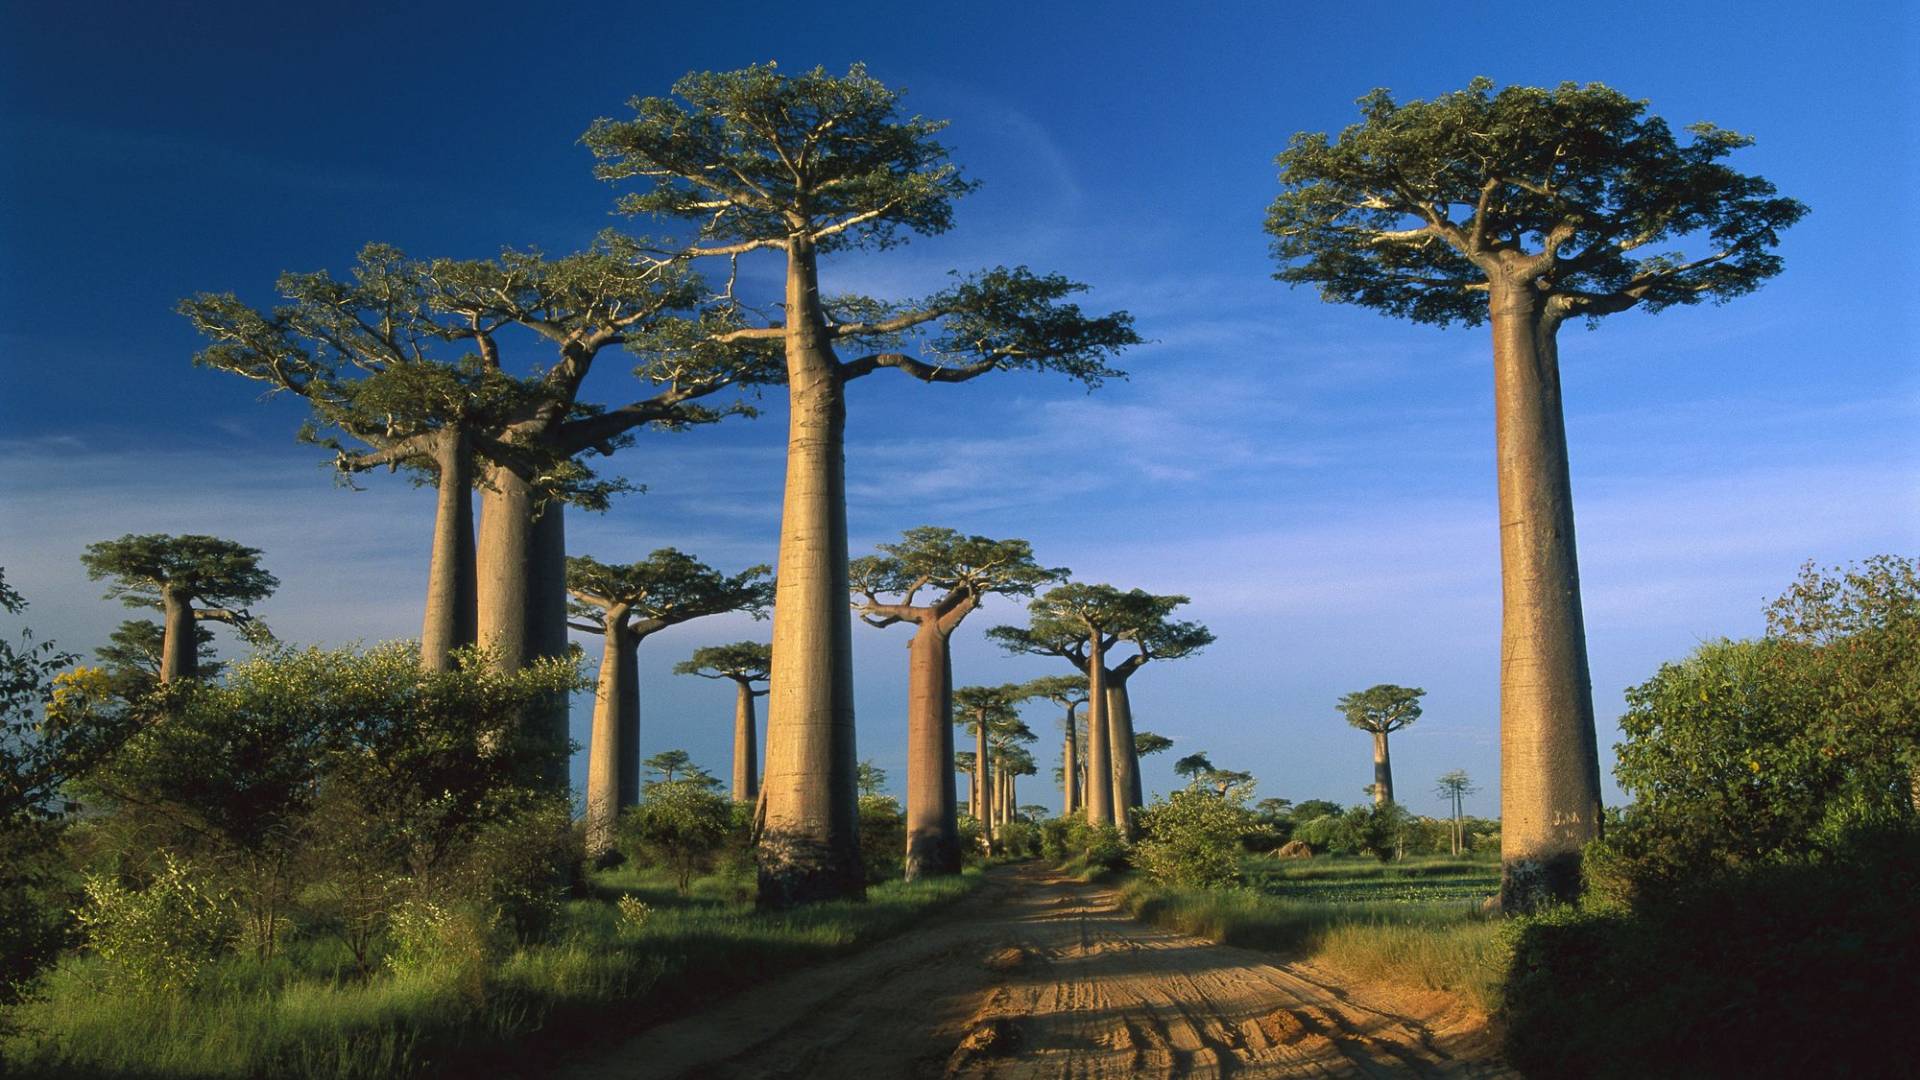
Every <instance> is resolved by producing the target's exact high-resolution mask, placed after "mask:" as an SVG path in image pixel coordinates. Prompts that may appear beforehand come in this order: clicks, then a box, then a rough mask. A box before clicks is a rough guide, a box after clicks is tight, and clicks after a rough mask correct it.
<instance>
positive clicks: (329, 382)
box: [180, 233, 774, 780]
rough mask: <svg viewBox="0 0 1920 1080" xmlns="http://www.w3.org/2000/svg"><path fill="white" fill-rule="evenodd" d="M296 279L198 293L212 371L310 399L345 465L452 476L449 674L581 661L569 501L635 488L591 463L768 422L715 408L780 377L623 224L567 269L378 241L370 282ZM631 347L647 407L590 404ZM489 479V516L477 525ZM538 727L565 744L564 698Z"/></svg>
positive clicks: (433, 583)
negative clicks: (519, 366) (569, 593)
mask: <svg viewBox="0 0 1920 1080" xmlns="http://www.w3.org/2000/svg"><path fill="white" fill-rule="evenodd" d="M279 288H280V292H281V294H282V295H283V297H284V298H285V299H286V300H287V303H286V304H284V305H282V306H280V307H277V308H274V309H273V310H271V311H267V312H261V311H256V310H254V309H253V308H250V307H248V306H247V305H245V304H243V303H241V302H240V301H239V300H238V299H237V298H236V297H234V296H233V295H231V294H201V295H199V296H196V297H194V298H192V299H189V300H187V301H184V302H183V303H182V304H181V305H180V310H181V312H182V313H183V314H185V315H186V316H187V317H188V318H189V319H190V320H192V322H193V323H194V325H195V327H196V328H198V329H199V330H200V332H201V333H202V334H204V335H205V336H207V337H208V338H210V339H211V340H212V342H213V344H212V345H210V346H208V347H207V348H206V349H204V350H202V351H201V352H200V354H199V355H198V356H197V357H196V358H195V360H196V362H197V363H199V364H201V365H203V366H206V367H212V368H216V369H218V370H222V371H228V372H232V373H234V374H237V375H241V376H244V377H246V378H250V379H256V380H259V381H262V382H265V383H267V384H268V385H269V386H270V387H272V388H273V389H274V390H276V391H285V392H289V393H293V394H295V395H298V396H300V397H302V398H304V399H305V400H306V401H307V402H308V403H309V404H310V405H311V406H312V409H313V413H314V416H313V420H314V422H313V424H311V425H310V426H309V428H308V429H307V430H306V432H305V433H303V434H304V437H306V438H307V439H309V440H310V441H314V442H318V443H320V444H321V445H323V446H326V447H328V448H330V449H333V450H334V452H335V455H336V459H335V464H336V467H337V468H338V469H339V470H340V471H341V473H342V474H352V473H357V472H361V471H365V470H368V469H373V468H379V467H383V466H384V467H387V468H406V469H409V470H412V471H415V472H417V473H419V474H420V475H421V476H423V477H424V478H426V479H427V481H428V482H431V483H434V484H435V485H436V487H437V488H438V491H439V498H438V502H437V506H436V511H435V526H434V547H433V558H432V564H431V568H430V571H429V575H428V589H427V598H428V599H427V609H426V617H425V621H424V624H423V627H422V645H421V656H422V663H423V665H424V666H426V667H428V668H430V669H444V668H446V667H447V666H449V665H451V664H452V662H453V661H452V651H453V650H454V649H455V648H458V647H459V646H461V645H466V644H472V643H475V642H477V643H479V644H480V645H482V646H483V647H484V648H485V649H486V655H487V656H488V657H489V658H490V659H491V660H492V662H494V663H495V664H496V665H497V666H498V667H500V668H501V669H502V670H506V671H516V670H519V669H520V668H522V667H524V666H526V664H528V663H529V662H531V661H532V660H533V659H534V658H537V657H542V656H564V655H565V654H566V651H567V633H566V589H565V557H566V538H565V526H564V522H563V511H562V506H563V505H564V504H566V503H573V504H575V505H577V506H582V507H585V508H588V509H601V508H604V507H605V506H606V504H607V500H608V498H609V497H610V496H611V495H612V494H614V493H615V492H618V491H620V490H622V489H623V488H624V487H625V485H624V483H622V482H619V481H606V480H602V479H600V478H598V477H596V476H595V475H594V473H593V471H592V470H591V469H590V468H588V467H587V466H586V464H585V463H584V462H583V461H582V460H581V459H582V458H583V457H585V456H588V455H594V454H599V455H605V454H611V453H612V452H614V451H615V450H616V449H618V448H619V447H621V446H623V445H626V444H627V443H629V442H630V441H631V439H632V432H633V431H634V430H636V429H638V428H641V427H645V426H655V427H662V428H680V427H686V426H689V425H694V424H703V423H710V422H712V421H715V420H718V419H720V418H721V417H723V416H726V415H730V414H734V413H739V412H744V411H750V410H748V409H746V408H745V406H743V405H742V404H741V403H739V402H731V403H726V404H722V405H720V406H718V407H707V406H703V405H701V404H699V403H698V402H699V399H702V398H706V397H708V396H710V395H712V394H714V393H716V392H718V391H720V390H722V389H724V388H726V387H728V386H732V385H735V384H739V383H746V382H753V381H756V380H758V379H761V378H764V377H767V376H768V375H769V374H770V373H771V372H772V371H773V370H774V369H772V368H770V367H769V366H768V363H767V360H768V352H767V350H766V349H765V348H764V347H761V346H758V345H756V344H755V343H752V342H743V343H740V344H738V345H733V346H725V347H723V346H717V345H714V344H711V343H709V342H707V341H705V339H704V338H703V337H701V336H700V333H701V332H704V330H705V329H707V328H710V327H711V326H713V325H716V323H715V319H719V320H721V321H722V322H724V318H725V316H724V314H722V315H718V316H715V315H713V314H711V313H701V312H699V311H697V310H696V309H697V305H698V304H699V302H700V301H701V299H702V298H703V297H704V296H705V295H706V291H707V290H706V287H705V286H704V285H703V283H702V282H701V281H700V279H699V278H698V277H697V276H696V275H695V274H693V273H692V272H691V271H689V270H688V269H687V268H686V267H685V265H684V264H683V263H680V262H676V261H674V260H670V259H661V258H656V257H653V256H650V255H647V254H645V253H644V252H643V251H642V249H641V246H640V244H639V242H638V241H636V240H633V239H631V238H628V237H622V236H619V235H616V234H612V233H608V234H605V235H603V236H602V237H601V238H600V239H599V240H598V241H597V242H596V243H595V244H594V245H593V247H592V248H591V249H589V250H587V251H584V252H580V253H577V254H574V255H568V256H565V257H562V258H557V259H548V258H546V257H544V256H542V255H540V254H538V253H537V252H515V251H507V252H503V253H502V254H501V255H500V257H499V258H497V259H481V260H453V259H436V260H431V261H423V260H416V259H410V258H407V257H406V256H405V255H404V254H402V253H401V252H400V251H398V250H396V249H394V248H392V247H389V246H387V245H378V244H376V245H369V246H368V247H367V248H366V249H364V250H363V251H362V252H361V255H360V260H359V263H358V265H357V266H356V268H355V271H354V274H353V277H352V280H351V281H338V280H335V279H334V278H332V277H330V276H329V275H328V274H326V273H325V272H320V273H312V274H285V275H282V277H281V278H280V283H279ZM689 326H695V327H700V328H701V331H700V332H696V331H694V330H690V329H688V328H689ZM515 331H524V332H525V334H524V337H523V338H522V340H528V341H531V342H534V343H536V344H535V345H534V346H533V348H532V350H530V351H532V352H534V353H535V354H537V359H536V360H535V361H533V362H530V363H529V364H528V365H527V366H526V370H527V371H528V372H529V374H527V375H525V376H516V375H514V374H513V373H512V372H511V371H510V370H509V366H508V364H507V362H506V360H505V358H504V357H503V352H504V351H505V350H506V348H507V347H508V346H511V345H513V343H514V341H515V338H516V334H515ZM619 346H625V348H626V350H627V351H628V352H629V353H632V354H633V355H635V356H637V357H638V358H639V362H638V364H637V365H636V367H635V368H634V374H635V376H636V377H637V378H638V379H639V380H640V381H641V383H642V384H643V386H645V387H646V390H645V392H644V393H643V396H640V397H638V398H637V399H636V400H633V401H630V402H628V403H625V404H619V405H614V406H611V407H603V406H600V405H597V404H593V403H590V402H587V401H584V400H582V399H581V397H580V394H581V387H582V385H583V384H584V382H585V380H586V378H587V375H588V373H589V371H590V370H591V368H592V365H593V363H594V361H595V359H596V358H597V357H598V356H599V355H600V354H601V353H602V352H604V351H606V350H607V349H609V348H614V347H619ZM537 365H544V366H543V367H542V366H537ZM343 440H345V441H343ZM349 444H351V445H349ZM475 484H478V485H479V487H480V490H481V499H482V504H483V505H482V509H483V510H484V511H485V513H483V514H482V515H481V518H480V524H479V532H478V533H477V534H476V532H475V529H474V520H473V507H472V496H471V490H472V488H473V487H474V485H475ZM533 723H534V725H535V727H537V728H539V729H540V730H539V731H538V732H536V733H537V734H540V735H541V736H543V737H545V738H548V739H549V740H550V741H553V742H555V743H556V744H564V742H565V738H566V713H565V703H564V701H559V700H556V702H554V703H553V707H552V708H550V709H547V710H543V711H541V715H539V716H538V717H535V718H533ZM563 765H564V763H563V762H559V761H558V759H557V758H556V763H555V765H554V767H553V768H552V769H550V773H551V778H554V779H558V780H563V779H564V775H565V770H564V767H563Z"/></svg>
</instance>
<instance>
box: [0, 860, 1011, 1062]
mask: <svg viewBox="0 0 1920 1080" xmlns="http://www.w3.org/2000/svg"><path fill="white" fill-rule="evenodd" d="M979 882H980V875H979V873H978V872H977V871H970V872H969V873H967V874H966V875H963V876H961V877H958V878H946V879H939V880H934V881H926V882H916V883H914V884H911V885H908V884H902V883H889V884H885V885H880V886H877V887H875V888H873V889H872V890H870V892H869V894H868V899H867V901H866V902H865V903H832V904H819V905H814V906H812V907H807V908H802V909H799V910H796V911H791V912H784V913H779V914H769V913H761V912H756V911H754V910H753V908H752V905H751V904H750V903H749V902H747V901H746V900H744V899H741V898H740V889H739V885H738V883H737V882H730V881H726V880H709V881H704V882H700V883H698V884H697V886H696V888H695V889H694V890H692V892H691V893H690V895H688V896H686V897H681V896H679V895H677V894H675V893H674V892H673V891H672V889H671V888H670V887H666V886H665V885H664V884H663V883H661V882H660V881H659V880H658V879H657V878H650V877H648V876H645V875H639V874H634V873H632V872H628V873H626V874H624V875H619V874H614V875H606V876H602V877H601V878H600V879H598V880H597V881H596V883H595V889H596V894H597V895H595V896H594V897H592V898H590V899H584V900H577V901H573V902H570V903H569V904H568V905H567V907H566V910H565V911H564V913H563V916H562V926H561V928H560V930H559V932H558V933H557V934H556V935H555V936H554V938H553V940H552V941H551V942H550V943H546V944H539V945H529V946H523V947H520V948H518V949H515V950H513V951H512V952H511V953H509V954H507V955H506V956H505V957H503V958H498V959H495V960H493V961H491V962H484V963H466V964H448V965H442V966H439V967H434V968H429V969H425V970H417V971H410V972H405V973H401V974H394V973H381V974H377V975H375V976H374V977H373V978H372V979H370V980H367V981H361V980H358V979H355V978H352V977H350V976H349V975H347V974H346V972H347V971H348V970H350V968H349V966H348V965H346V964H345V962H344V960H345V958H344V956H336V957H333V958H332V959H333V961H334V964H333V967H332V969H331V970H330V971H329V970H328V963H329V956H328V954H327V945H326V943H323V942H312V943H300V944H296V946H295V947H293V948H290V949H289V950H288V954H287V955H286V956H283V957H282V958H281V959H279V960H277V961H275V962H274V963H272V964H269V965H260V964H256V963H254V962H253V961H251V960H246V959H241V958H232V959H230V960H228V961H226V962H225V966H224V967H223V968H222V970H221V971H220V972H218V973H217V977H216V978H215V979H214V980H213V981H212V983H211V984H210V985H208V986H207V987H206V988H205V989H203V990H201V991H200V992H198V993H196V994H194V995H193V996H191V997H186V998H176V999H163V1000H153V999H141V998H137V997H127V996H122V995H119V994H116V993H111V992H106V991H105V990H103V985H102V975H103V972H102V970H101V969H100V966H99V964H98V963H97V962H96V961H94V960H93V959H92V958H89V957H76V958H72V959H70V960H69V961H68V962H66V963H65V964H63V965H62V966H61V967H60V968H59V969H57V970H56V971H55V972H54V974H53V976H52V977H51V978H50V979H49V980H48V983H47V985H46V987H45V988H44V989H45V992H44V994H43V995H42V997H41V998H40V1000H38V1001H36V1002H34V1003H32V1004H31V1005H29V1006H27V1007H26V1008H24V1009H22V1010H21V1012H20V1014H19V1015H18V1017H17V1019H18V1021H19V1022H20V1024H21V1026H22V1028H23V1030H22V1031H21V1032H20V1033H19V1034H18V1035H15V1036H13V1037H12V1038H11V1039H10V1040H9V1041H8V1043H7V1044H6V1046H5V1048H4V1058H5V1060H6V1061H7V1064H8V1066H9V1068H11V1069H16V1070H19V1071H20V1072H22V1073H24V1074H27V1075H45V1076H76V1077H77V1076H88V1077H136V1076H137V1077H188V1076H192V1077H252V1076H274V1077H283V1076H284V1077H373V1076H380V1077H394V1076H424V1075H467V1074H470V1073H471V1074H476V1075H477V1074H485V1075H489V1076H510V1075H516V1074H519V1075H534V1074H541V1073H544V1072H546V1071H547V1070H549V1069H551V1067H552V1065H553V1055H554V1053H555V1051H556V1050H560V1049H569V1050H570V1049H577V1048H579V1047H582V1046H588V1045H592V1044H595V1043H604V1042H608V1041H611V1040H613V1039H617V1038H619V1037H622V1036H625V1035H627V1034H630V1033H632V1032H633V1031H635V1030H636V1029H638V1028H640V1027H642V1026H644V1025H646V1024H648V1023H651V1022H654V1021H657V1020H660V1019H663V1018H665V1017H668V1016H671V1015H674V1014H676V1013H679V1012H683V1011H685V1010H687V1009H689V1008H690V1007H693V1006H695V1005H697V1004H699V1003H701V1002H704V1001H708V1000H711V999H712V998H714V997H717V996H719V995H721V994H724V993H727V992H730V991H733V990H737V989H739V988H741V987H744V986H747V985H751V984H753V983H755V982H759V981H762V980H764V979H766V978H768V977H769V976H772V975H775V974H778V973H781V972H784V971H788V970H791V969H793V968H797V967H800V966H803V965H806V964H810V963H816V962H818V961H820V960H824V959H827V958H829V957H832V956H836V955H840V954H843V953H846V952H849V951H851V950H853V949H856V948H858V947H860V946H861V945H864V944H866V943H868V942H871V941H873V940H876V939H878V938H882V937H885V936H887V935H889V934H893V933H896V932H898V931H900V930H903V929H905V928H906V927H908V926H909V925H911V924H912V923H914V922H915V921H916V920H918V919H919V918H920V917H922V916H924V915H925V914H926V913H927V912H928V911H930V910H932V909H934V908H937V907H939V906H942V905H944V904H947V903H950V902H952V901H954V900H957V899H959V898H960V897H962V896H964V895H966V894H967V893H968V892H971V891H972V890H973V889H974V888H975V887H976V886H977V885H978V884H979ZM623 895H630V896H634V897H636V898H638V899H641V900H644V901H645V902H646V903H648V904H649V905H650V906H652V907H653V909H654V910H653V913H652V914H651V916H650V917H648V918H647V919H646V920H645V922H644V923H642V924H640V925H638V926H635V925H632V924H630V923H627V922H624V921H623V920H622V919H621V917H620V914H619V911H618V909H617V908H616V906H615V905H614V903H613V900H614V899H617V898H618V897H619V896H623Z"/></svg>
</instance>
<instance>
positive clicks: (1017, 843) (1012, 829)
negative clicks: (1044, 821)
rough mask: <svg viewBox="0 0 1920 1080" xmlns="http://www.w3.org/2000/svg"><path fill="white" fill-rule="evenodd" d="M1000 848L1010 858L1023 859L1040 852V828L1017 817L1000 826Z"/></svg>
mask: <svg viewBox="0 0 1920 1080" xmlns="http://www.w3.org/2000/svg"><path fill="white" fill-rule="evenodd" d="M997 839H998V840H999V841H1000V848H1001V850H1002V851H1003V852H1005V853H1006V855H1007V857H1008V858H1010V859H1023V858H1027V857H1028V856H1032V855H1038V854H1039V853H1040V829H1039V827H1038V826H1036V825H1034V824H1033V822H1031V821H1020V820H1018V819H1016V820H1013V821H1009V822H1007V823H1006V824H1005V825H1002V826H1000V835H999V837H998V838H997Z"/></svg>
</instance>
